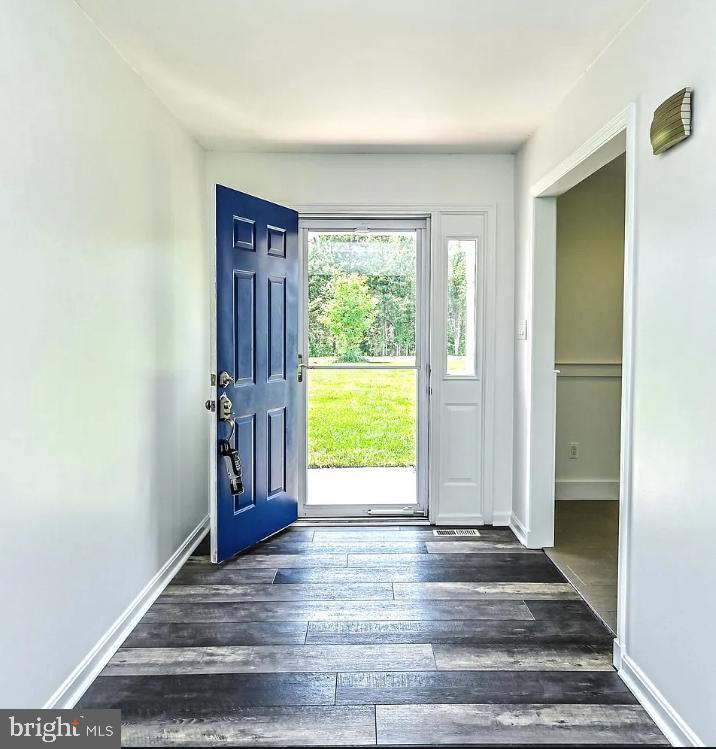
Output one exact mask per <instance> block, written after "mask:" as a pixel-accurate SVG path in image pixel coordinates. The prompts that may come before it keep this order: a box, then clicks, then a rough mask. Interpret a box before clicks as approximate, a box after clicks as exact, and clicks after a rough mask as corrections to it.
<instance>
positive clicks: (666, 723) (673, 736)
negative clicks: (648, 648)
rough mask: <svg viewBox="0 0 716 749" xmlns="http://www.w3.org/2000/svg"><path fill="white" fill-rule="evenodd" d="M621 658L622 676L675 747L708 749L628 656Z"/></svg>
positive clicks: (620, 673) (624, 654) (620, 674)
mask: <svg viewBox="0 0 716 749" xmlns="http://www.w3.org/2000/svg"><path fill="white" fill-rule="evenodd" d="M615 654H616V650H615ZM620 656H621V668H620V669H619V676H620V677H621V679H622V681H623V682H624V683H625V684H626V685H627V686H628V687H629V689H630V690H631V691H632V692H633V693H634V696H635V697H636V698H637V699H638V700H639V702H640V703H641V704H642V706H643V707H644V709H645V710H646V712H647V713H649V716H650V717H651V719H652V720H653V721H654V723H656V725H657V726H658V728H659V730H660V731H661V732H662V733H663V734H664V736H666V738H667V739H668V740H669V741H670V742H671V744H672V746H706V744H705V743H704V742H703V741H702V740H701V739H700V738H699V737H698V736H697V735H696V733H695V732H694V731H693V730H692V728H691V727H690V726H689V725H688V724H687V723H686V721H685V720H684V719H683V718H682V717H681V716H680V715H679V713H678V712H677V711H676V710H675V709H674V707H673V705H671V704H670V703H669V701H668V700H667V699H666V697H664V695H663V694H662V693H661V692H660V691H659V690H658V689H657V688H656V686H655V685H654V684H653V682H652V681H651V680H650V679H649V677H648V676H647V675H646V674H645V673H644V672H643V671H642V670H641V668H639V666H638V665H637V664H636V663H635V662H634V661H633V660H632V659H631V658H630V657H629V656H628V655H627V654H626V653H624V652H620Z"/></svg>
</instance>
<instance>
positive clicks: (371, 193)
mask: <svg viewBox="0 0 716 749" xmlns="http://www.w3.org/2000/svg"><path fill="white" fill-rule="evenodd" d="M513 161H514V159H513V157H512V156H474V155H411V154H403V155H379V154H350V155H347V154H341V155H331V154H244V153H233V154H231V153H221V152H209V153H208V154H207V191H208V194H209V204H210V205H213V198H212V192H213V189H214V185H215V184H217V183H218V184H223V185H227V186H228V187H233V188H235V189H237V190H242V191H244V192H248V193H252V194H254V195H258V196H260V197H262V198H266V199H268V200H272V201H275V202H278V203H284V204H287V205H289V206H290V205H299V204H327V203H332V204H338V205H340V204H344V205H347V204H363V205H380V204H394V205H399V204H421V205H425V204H430V205H437V206H440V205H457V204H459V205H471V206H490V205H494V206H496V213H497V239H496V242H497V290H496V296H497V303H496V308H497V311H498V318H497V331H496V336H497V341H496V350H497V364H496V372H495V381H496V399H495V412H496V435H495V455H496V456H497V460H496V462H495V475H494V486H495V492H494V501H493V511H494V522H496V523H503V524H504V523H506V522H507V521H508V519H509V514H510V508H511V501H512V365H513V361H512V355H513V349H512V338H513V335H512V328H513V298H514V275H513V263H514V235H513V216H514V207H513V199H514V187H513ZM212 220H213V219H212Z"/></svg>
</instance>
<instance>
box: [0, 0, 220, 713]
mask: <svg viewBox="0 0 716 749" xmlns="http://www.w3.org/2000/svg"><path fill="white" fill-rule="evenodd" d="M2 16H3V18H2V24H0V60H1V64H0V68H2V75H3V85H2V90H3V95H2V98H1V99H0V102H1V104H0V106H1V107H2V111H1V113H0V136H1V140H2V149H0V173H1V174H2V186H1V187H0V190H2V199H1V200H0V250H1V251H2V257H3V262H2V276H1V280H0V320H1V321H2V327H3V333H2V348H1V349H0V368H1V369H2V378H3V382H2V389H1V390H0V417H1V420H2V433H1V434H0V443H1V444H0V474H1V475H2V499H1V504H0V515H1V519H0V534H1V538H2V542H1V545H2V551H3V566H2V572H0V587H1V588H2V591H1V592H0V600H2V602H3V615H2V617H1V618H0V643H1V644H2V665H1V666H0V671H1V672H2V677H1V678H0V706H2V707H39V706H41V705H42V704H43V703H44V702H45V701H46V700H47V699H48V698H49V697H50V695H51V694H53V692H54V691H55V690H56V689H57V687H58V686H59V685H60V684H61V683H62V682H63V680H64V679H65V678H66V677H67V676H68V674H69V673H70V672H71V671H72V670H73V669H74V668H75V666H77V665H78V663H79V662H80V661H81V660H82V658H83V657H84V656H85V655H86V654H87V653H88V651H90V649H91V648H92V647H93V645H94V644H95V643H96V642H97V641H98V640H99V638H100V637H101V636H102V635H103V634H104V633H105V632H106V631H107V630H108V628H109V627H110V625H111V624H112V623H113V622H114V621H115V619H117V617H118V616H119V615H120V614H121V613H122V611H123V610H124V609H125V607H126V606H127V605H128V604H129V603H130V602H131V601H132V600H133V599H134V597H135V596H136V595H137V594H138V593H139V592H140V590H141V589H142V588H143V587H144V586H145V584H146V583H147V582H148V581H149V580H150V579H151V578H152V576H153V575H154V574H155V573H156V572H157V570H158V569H159V568H160V567H161V566H162V564H163V563H164V562H165V561H166V560H167V559H168V558H169V557H170V556H171V555H172V553H173V552H174V551H175V550H176V549H177V547H178V546H179V545H180V543H181V542H182V541H183V540H184V539H185V538H186V537H187V535H188V534H189V532H190V531H191V530H192V529H193V528H195V526H196V525H197V523H199V522H200V520H201V519H202V518H203V517H204V516H205V514H206V502H207V499H206V486H207V480H206V440H207V437H206V426H207V420H206V415H205V412H204V409H203V405H202V404H203V400H204V398H205V397H206V396H205V392H206V389H207V388H206V385H207V384H208V383H207V362H208V351H207V345H208V334H207V329H208V312H207V310H208V301H207V300H208V293H207V290H208V272H207V269H208V261H207V257H206V253H205V252H204V244H205V243H204V237H203V220H204V208H203V206H204V203H203V199H204V191H203V153H202V152H201V151H200V149H199V148H198V147H197V146H196V145H195V143H194V142H193V141H192V140H191V139H189V137H187V135H185V133H184V132H183V131H182V130H181V129H180V128H179V127H178V126H177V125H176V124H175V122H174V120H173V119H172V118H171V116H170V115H169V114H168V113H167V112H166V110H165V109H164V108H163V107H162V106H161V105H160V104H159V103H158V102H157V100H156V99H155V98H154V97H153V95H152V94H150V93H149V91H148V90H147V89H146V87H145V86H144V84H143V83H142V82H141V81H140V79H139V78H138V77H137V76H136V75H135V74H134V73H133V72H132V71H131V70H130V69H129V68H128V67H127V66H126V64H125V63H124V62H123V61H122V60H121V59H120V58H119V57H118V56H117V55H116V53H115V52H114V51H113V50H112V49H111V48H110V47H109V45H108V44H107V42H106V41H105V40H104V39H103V38H102V37H101V36H100V35H99V34H98V32H97V31H96V29H95V28H94V27H93V25H92V24H91V23H90V22H89V21H88V19H87V18H86V17H85V15H84V14H83V13H82V11H80V10H79V8H78V7H77V6H76V5H75V4H74V3H73V2H71V1H70V0H8V1H7V2H4V3H3V14H2Z"/></svg>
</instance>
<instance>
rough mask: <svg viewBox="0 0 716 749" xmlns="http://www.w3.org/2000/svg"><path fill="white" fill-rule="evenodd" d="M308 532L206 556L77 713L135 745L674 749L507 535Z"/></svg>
mask: <svg viewBox="0 0 716 749" xmlns="http://www.w3.org/2000/svg"><path fill="white" fill-rule="evenodd" d="M480 533H481V535H480V536H479V538H476V539H474V540H472V539H470V540H467V539H457V540H456V539H452V540H451V539H449V538H447V539H445V538H440V539H438V538H436V537H435V536H434V535H433V533H432V531H431V530H430V529H428V528H425V527H395V528H389V529H386V528H378V527H376V528H370V527H361V528H353V529H350V528H349V529H346V528H340V527H300V528H292V529H289V530H288V531H286V532H284V533H282V534H280V535H278V536H276V537H274V538H273V539H271V540H269V541H267V542H264V543H263V544H261V545H259V546H258V547H257V548H256V549H254V550H252V551H250V552H248V553H246V554H243V555H242V556H240V557H238V558H236V559H234V560H232V561H230V562H228V563H227V564H225V565H223V566H222V567H213V566H212V565H210V564H209V562H208V560H207V558H206V557H201V556H195V557H192V558H191V559H190V560H189V561H188V562H187V564H186V565H185V566H184V568H183V569H182V570H181V571H180V572H179V574H178V575H177V577H176V578H175V579H174V581H173V583H172V585H170V586H169V587H167V589H166V590H165V591H164V593H163V594H162V595H161V596H160V598H159V599H158V600H157V601H156V603H155V604H154V605H153V606H152V607H151V608H150V610H149V611H148V612H147V614H146V615H145V617H144V618H143V620H142V621H141V622H140V623H139V625H138V626H137V627H136V629H135V630H134V631H133V632H132V634H131V635H130V636H129V638H128V639H127V640H126V642H125V643H124V646H123V647H122V648H121V649H120V650H119V651H118V652H117V654H116V655H115V656H114V657H113V658H112V660H111V661H110V663H109V664H108V665H107V667H106V668H105V669H104V671H103V672H102V674H101V675H100V676H99V677H98V678H97V679H96V681H95V682H94V683H93V684H92V686H91V687H90V689H89V690H88V692H87V693H86V695H85V696H84V698H83V699H82V701H81V706H82V707H112V708H121V710H122V719H123V734H122V738H123V744H124V745H125V746H220V745H223V746H239V745H272V746H276V745H295V746H306V745H329V746H330V745H372V744H376V743H378V744H404V745H405V744H407V745H420V744H422V745H432V744H438V743H441V744H463V745H464V744H494V743H497V744H544V743H550V744H558V743H566V744H572V745H574V744H581V743H584V744H586V743H601V744H609V743H611V744H644V743H652V744H658V743H665V740H664V738H663V737H662V735H661V734H660V733H659V731H658V729H657V728H656V727H655V725H654V724H653V723H652V721H651V720H650V719H649V717H648V716H647V714H646V713H645V711H644V710H643V709H642V708H641V707H640V706H639V705H638V704H637V702H636V700H635V698H634V697H633V696H632V694H631V693H630V692H629V691H628V689H627V688H626V687H625V685H624V683H623V682H622V681H621V680H620V678H619V676H618V675H617V674H616V672H615V671H614V669H613V668H612V665H611V661H612V637H611V635H610V633H609V632H608V630H607V629H606V628H605V627H604V626H603V625H602V624H601V622H600V621H599V620H598V619H597V618H596V617H595V616H594V615H593V614H592V612H591V611H590V609H589V607H588V606H587V605H586V604H585V603H584V601H582V600H581V599H580V597H579V596H578V594H577V593H576V591H575V590H574V588H572V586H571V585H569V584H568V583H566V582H565V581H564V579H563V578H562V576H561V575H560V573H559V572H558V570H557V569H556V568H555V566H554V565H553V564H552V562H551V561H550V560H549V559H548V558H547V556H546V555H545V554H544V553H543V552H541V551H531V550H527V549H525V548H524V547H522V546H521V545H520V544H519V543H518V542H517V540H516V539H515V537H514V536H513V535H512V533H511V532H510V531H509V530H506V529H497V528H495V529H493V528H484V529H482V528H481V529H480Z"/></svg>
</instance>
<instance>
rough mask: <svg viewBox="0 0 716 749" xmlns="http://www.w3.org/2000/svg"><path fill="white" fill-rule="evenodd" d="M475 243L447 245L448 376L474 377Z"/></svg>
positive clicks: (457, 241) (454, 241)
mask: <svg viewBox="0 0 716 749" xmlns="http://www.w3.org/2000/svg"><path fill="white" fill-rule="evenodd" d="M476 289H477V241H476V240H474V239H450V240H448V244H447V337H446V340H447V353H446V362H445V371H446V372H447V374H448V376H453V377H456V376H457V377H459V376H463V377H471V376H474V375H475V362H476V347H477V315H476V305H477V296H476Z"/></svg>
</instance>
